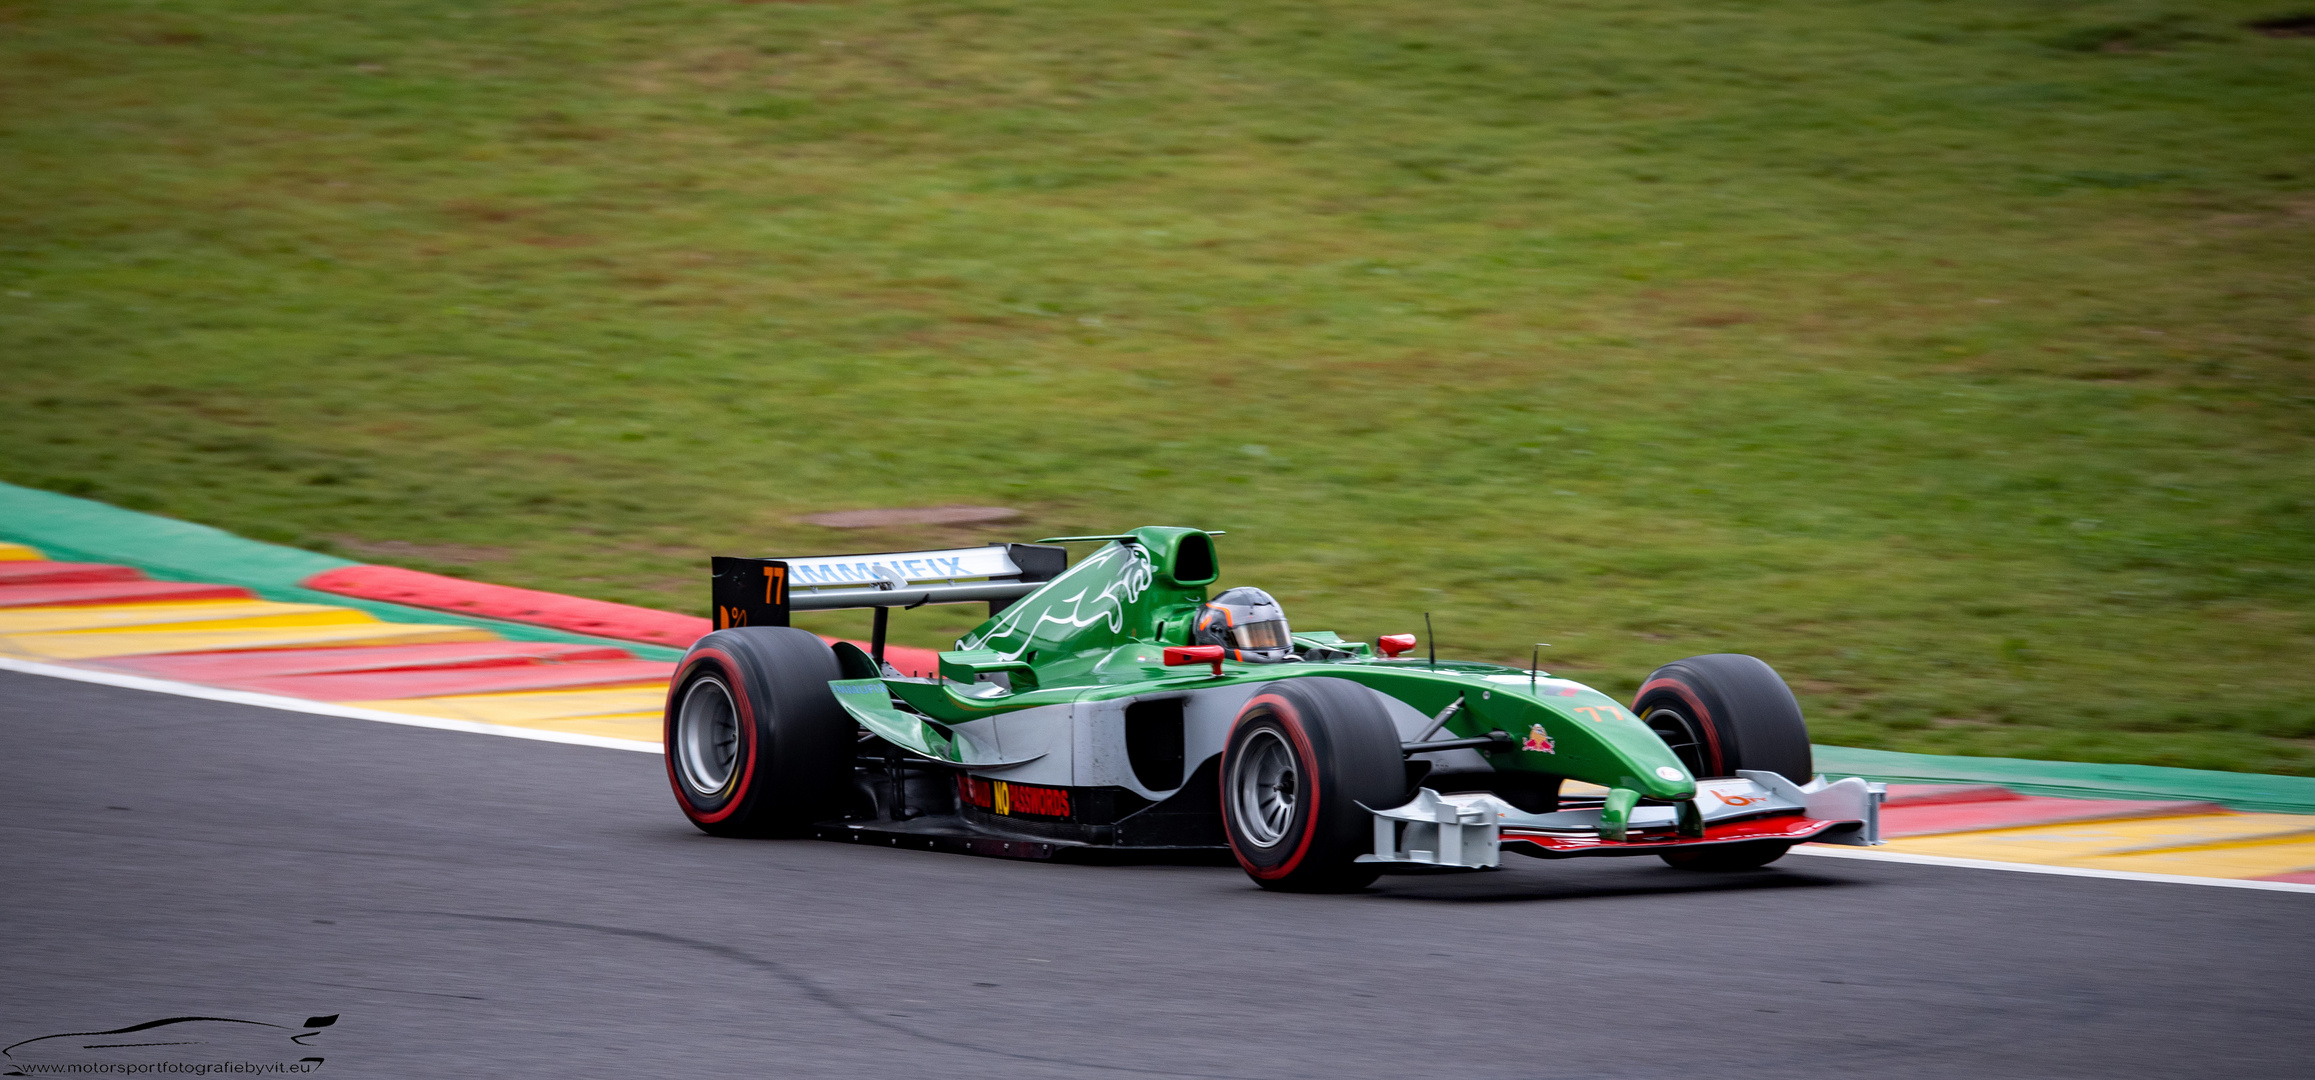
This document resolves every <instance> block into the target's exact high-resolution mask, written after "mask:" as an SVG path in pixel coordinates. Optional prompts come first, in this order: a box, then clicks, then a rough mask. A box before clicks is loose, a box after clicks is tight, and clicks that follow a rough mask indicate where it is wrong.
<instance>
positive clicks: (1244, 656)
mask: <svg viewBox="0 0 2315 1080" xmlns="http://www.w3.org/2000/svg"><path fill="white" fill-rule="evenodd" d="M1288 635H1289V631H1288V630H1287V629H1286V609H1284V608H1281V607H1279V606H1278V601H1276V600H1274V599H1272V598H1271V596H1270V594H1269V593H1266V592H1263V591H1262V590H1260V589H1251V588H1245V587H1240V588H1236V589H1231V590H1229V591H1227V592H1225V593H1223V594H1222V595H1220V596H1217V597H1215V598H1213V599H1212V600H1208V601H1206V606H1204V607H1202V608H1199V609H1198V621H1197V622H1196V623H1195V624H1193V626H1192V627H1191V630H1190V642H1191V644H1194V645H1219V646H1221V647H1222V655H1223V657H1225V658H1227V659H1231V660H1236V661H1238V662H1240V663H1245V664H1278V663H1284V662H1286V661H1289V660H1296V659H1300V658H1299V657H1297V656H1295V655H1294V640H1293V638H1291V637H1290V636H1288Z"/></svg>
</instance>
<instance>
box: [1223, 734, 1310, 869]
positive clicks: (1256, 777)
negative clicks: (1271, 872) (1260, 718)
mask: <svg viewBox="0 0 2315 1080" xmlns="http://www.w3.org/2000/svg"><path fill="white" fill-rule="evenodd" d="M1296 772H1297V770H1296V769H1295V767H1294V751H1293V750H1292V749H1290V748H1289V747H1287V745H1286V739H1285V738H1284V737H1283V736H1281V735H1280V734H1279V733H1278V732H1276V731H1273V730H1270V729H1268V728H1264V729H1262V730H1260V731H1257V732H1255V733H1254V735H1253V737H1252V738H1249V739H1247V740H1246V745H1245V746H1244V747H1242V748H1240V749H1239V751H1238V760H1237V761H1236V762H1234V763H1232V764H1231V766H1230V801H1231V806H1230V809H1231V811H1232V812H1231V814H1230V816H1231V817H1232V818H1234V819H1236V820H1237V823H1238V831H1239V832H1241V833H1244V834H1245V836H1246V839H1247V841H1248V842H1250V843H1252V844H1253V845H1254V846H1255V847H1274V846H1276V845H1277V843H1278V841H1280V840H1283V839H1285V838H1286V829H1287V827H1288V826H1289V825H1291V824H1293V822H1294V798H1295V793H1296V791H1297V789H1298V788H1299V787H1300V783H1299V781H1300V777H1298V776H1297V775H1296Z"/></svg>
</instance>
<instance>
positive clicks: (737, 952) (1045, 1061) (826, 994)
mask: <svg viewBox="0 0 2315 1080" xmlns="http://www.w3.org/2000/svg"><path fill="white" fill-rule="evenodd" d="M382 914H387V915H420V916H432V917H435V918H443V919H466V920H470V921H474V922H493V923H507V924H512V925H518V926H542V927H547V928H550V929H556V930H576V931H582V932H586V933H592V934H605V935H609V936H612V937H623V938H631V939H634V940H637V941H648V942H652V943H654V944H659V945H673V946H677V947H679V948H685V949H691V950H694V951H697V952H703V953H706V954H708V955H710V956H714V957H718V958H720V959H724V960H729V961H731V962H733V963H735V964H739V965H741V966H743V967H751V968H754V969H756V970H758V971H763V972H768V973H770V974H771V975H772V976H773V977H774V978H777V979H779V980H780V981H781V982H784V983H787V984H788V985H790V986H792V987H794V988H796V989H797V990H799V991H802V992H803V994H804V996H806V997H808V998H811V999H812V1000H813V1001H816V1002H819V1003H820V1004H822V1005H825V1006H827V1007H829V1008H831V1009H834V1010H836V1011H837V1012H840V1013H843V1014H844V1015H846V1016H849V1017H851V1018H852V1019H854V1020H858V1021H860V1022H861V1023H863V1024H867V1025H869V1026H871V1027H877V1028H882V1029H884V1030H886V1031H890V1032H894V1033H896V1034H900V1035H906V1036H908V1037H910V1038H912V1039H922V1040H924V1041H926V1042H929V1043H933V1044H936V1045H939V1046H947V1047H952V1048H955V1049H958V1050H971V1051H974V1052H976V1053H982V1054H992V1055H995V1056H997V1057H1004V1058H1011V1059H1013V1060H1015V1061H1034V1062H1036V1063H1038V1064H1040V1065H1061V1066H1066V1067H1069V1068H1073V1069H1100V1070H1103V1071H1105V1072H1121V1073H1133V1074H1136V1075H1140V1076H1190V1077H1199V1078H1201V1080H1257V1078H1255V1077H1252V1076H1247V1075H1244V1074H1239V1073H1208V1072H1185V1071H1180V1070H1175V1069H1146V1068H1140V1067H1137V1066H1133V1065H1110V1064H1105V1063H1103V1062H1098V1061H1084V1060H1080V1059H1078V1058H1067V1057H1052V1056H1047V1055H1044V1054H1024V1053H1021V1052H1019V1051H1017V1050H1003V1049H999V1048H997V1047H993V1046H982V1045H979V1044H978V1043H970V1042H966V1041H964V1040H962V1039H952V1038H947V1037H944V1036H940V1035H930V1034H926V1033H925V1032H922V1031H918V1030H917V1029H915V1028H912V1027H909V1026H908V1025H906V1024H896V1023H893V1022H892V1020H891V1019H890V1018H888V1017H882V1016H877V1015H875V1014H873V1013H870V1012H868V1011H866V1010H864V1009H862V1008H861V1007H859V1006H857V1005H854V1004H852V1003H850V1002H848V1001H845V1000H844V999H843V998H842V997H840V996H838V995H837V994H836V992H835V991H832V990H829V989H828V988H827V987H824V986H821V985H820V984H819V983H816V982H814V981H812V979H811V978H810V977H809V976H806V975H804V974H802V973H800V972H796V971H793V970H791V969H789V967H788V966H787V965H785V964H782V963H780V962H779V961H777V960H766V959H764V958H763V957H760V956H757V955H755V954H753V953H750V952H747V951H746V950H743V949H738V948H735V947H733V946H730V945H723V944H718V943H716V942H713V941H701V940H699V939H697V938H687V937H683V936H681V935H678V934H669V933H665V932H662V931H658V930H636V929H632V928H630V927H624V926H601V925H598V924H595V923H582V922H569V921H566V920H562V919H541V918H533V917H529V916H520V915H478V914H474V913H471V912H463V911H427V910H423V909H419V910H391V909H389V910H387V911H384V912H382Z"/></svg>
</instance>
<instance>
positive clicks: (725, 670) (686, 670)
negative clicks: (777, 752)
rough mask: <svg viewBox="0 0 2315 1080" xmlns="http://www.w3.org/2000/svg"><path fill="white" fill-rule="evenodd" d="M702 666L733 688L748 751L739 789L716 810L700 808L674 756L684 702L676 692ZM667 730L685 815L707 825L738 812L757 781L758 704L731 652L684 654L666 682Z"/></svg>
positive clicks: (670, 764)
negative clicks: (677, 722)
mask: <svg viewBox="0 0 2315 1080" xmlns="http://www.w3.org/2000/svg"><path fill="white" fill-rule="evenodd" d="M703 666H706V667H712V668H714V669H716V670H715V674H716V675H717V676H719V677H721V678H722V679H723V684H724V688H725V689H727V690H730V691H731V699H732V707H733V708H735V709H738V710H739V721H740V725H739V726H740V739H741V741H742V743H743V744H744V748H745V750H746V753H745V754H743V755H742V756H741V758H740V762H741V763H744V764H745V766H746V767H745V768H743V769H741V770H740V777H739V781H740V783H739V788H738V789H737V790H735V791H733V792H732V793H731V797H730V798H729V799H726V800H725V801H724V804H723V809H721V810H717V811H715V812H713V813H707V812H703V811H701V810H700V809H699V806H698V804H697V803H696V802H694V801H693V795H692V793H691V791H690V789H689V788H687V787H685V786H684V783H683V776H682V774H681V772H680V771H679V770H680V768H681V767H680V766H678V765H677V764H676V762H675V756H676V754H677V753H679V751H678V750H677V749H676V746H675V714H676V710H677V709H678V708H680V707H681V706H682V702H681V701H680V700H679V699H678V698H677V697H676V694H677V693H678V692H681V693H689V692H690V691H691V683H692V675H693V674H694V673H696V672H697V671H698V670H699V669H700V668H701V667H703ZM665 731H666V751H667V782H668V784H670V785H672V786H673V787H674V788H675V798H676V801H677V802H680V803H682V804H683V812H684V814H685V815H686V816H688V817H690V818H691V820H693V821H696V822H699V823H701V824H704V825H713V824H715V823H716V822H719V821H722V820H723V819H725V818H728V817H730V816H732V815H733V814H735V813H738V812H739V808H740V804H741V803H744V802H746V801H747V797H748V787H749V786H750V785H751V784H753V783H754V782H755V778H756V713H755V705H754V703H752V702H750V701H749V700H748V691H747V684H746V683H744V682H742V681H741V680H740V677H739V661H738V660H736V659H735V658H733V656H732V655H731V654H730V653H727V652H724V651H723V650H722V649H713V648H710V649H698V650H694V651H693V652H692V654H691V655H690V656H688V657H685V658H684V661H683V668H682V669H681V670H679V671H677V672H676V673H675V678H674V679H673V680H671V681H669V682H668V684H667V721H666V727H665Z"/></svg>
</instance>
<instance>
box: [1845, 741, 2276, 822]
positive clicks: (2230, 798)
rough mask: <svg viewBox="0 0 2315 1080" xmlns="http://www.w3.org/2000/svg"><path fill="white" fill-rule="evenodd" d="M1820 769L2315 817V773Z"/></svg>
mask: <svg viewBox="0 0 2315 1080" xmlns="http://www.w3.org/2000/svg"><path fill="white" fill-rule="evenodd" d="M1813 749H1814V751H1815V753H1816V762H1817V771H1818V772H1821V773H1824V774H1825V775H1826V776H1831V777H1843V776H1862V777H1864V778H1865V779H1867V780H1887V781H1894V782H1897V783H1909V784H1913V783H1928V784H2000V785H2001V786H2003V787H2006V788H2009V789H2011V790H2013V791H2017V792H2021V793H2024V794H2027V795H2068V796H2073V797H2075V798H2084V797H2104V798H2110V799H2112V798H2120V799H2198V800H2201V801H2203V802H2214V803H2217V804H2219V805H2221V806H2226V807H2232V808H2234V809H2237V810H2267V811H2275V812H2280V813H2286V814H2315V776H2269V775H2266V774H2263V773H2233V772H2214V771H2211V770H2208V769H2172V768H2165V767H2163V766H2160V765H2100V764H2095V763H2092V762H2081V761H2031V760H2027V759H2025V758H1997V757H1945V756H1941V755H1936V754H1900V753H1897V752H1895V751H1892V750H1861V749H1858V748H1856V747H1850V746H1818V747H1814V748H1813Z"/></svg>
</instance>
